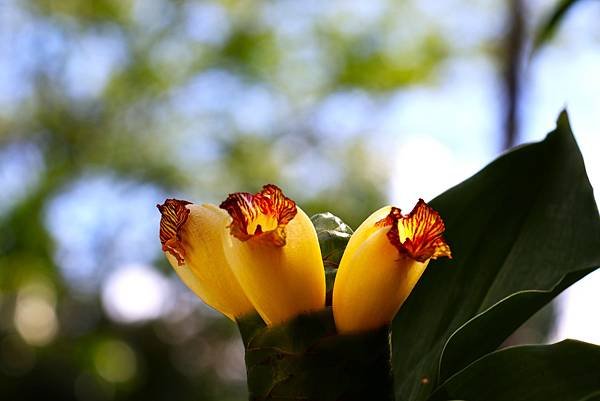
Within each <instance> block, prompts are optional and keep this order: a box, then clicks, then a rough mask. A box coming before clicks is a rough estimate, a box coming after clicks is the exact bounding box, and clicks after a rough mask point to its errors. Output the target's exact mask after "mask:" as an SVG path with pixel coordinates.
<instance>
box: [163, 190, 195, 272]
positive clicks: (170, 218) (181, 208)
mask: <svg viewBox="0 0 600 401" xmlns="http://www.w3.org/2000/svg"><path fill="white" fill-rule="evenodd" d="M190 204H191V202H188V201H184V200H178V199H167V200H166V201H165V203H163V204H162V205H156V207H157V208H158V210H159V211H160V213H161V215H162V216H161V218H160V243H161V244H162V250H163V252H169V253H170V254H171V255H173V256H174V257H175V258H176V259H177V264H179V266H181V265H183V264H184V258H185V249H184V248H183V244H182V243H181V236H180V230H181V228H182V227H183V225H184V224H185V222H186V221H187V218H188V216H189V214H190V210H189V209H188V208H187V207H186V205H190Z"/></svg>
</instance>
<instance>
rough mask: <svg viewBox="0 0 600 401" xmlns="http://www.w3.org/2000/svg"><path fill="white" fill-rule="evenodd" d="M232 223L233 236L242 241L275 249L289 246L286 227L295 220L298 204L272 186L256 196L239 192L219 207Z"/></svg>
mask: <svg viewBox="0 0 600 401" xmlns="http://www.w3.org/2000/svg"><path fill="white" fill-rule="evenodd" d="M219 207H220V208H221V209H224V210H226V211H227V212H228V213H229V215H230V216H231V218H232V219H233V220H232V222H231V224H230V225H229V229H230V233H231V235H233V236H234V237H236V238H237V239H239V240H240V241H248V240H249V239H256V240H260V241H264V242H267V243H270V244H273V245H275V246H284V245H285V243H286V233H285V226H286V225H287V224H288V223H289V222H290V221H291V220H292V219H293V218H294V217H295V216H296V213H297V209H296V203H295V202H294V201H293V200H291V199H289V198H288V197H286V196H285V195H284V194H283V192H282V191H281V189H280V188H279V187H277V186H276V185H273V184H267V185H265V186H263V188H262V190H261V191H260V192H258V193H256V194H254V195H253V194H251V193H248V192H236V193H233V194H230V195H229V196H228V197H227V199H225V201H223V202H222V203H221V205H219Z"/></svg>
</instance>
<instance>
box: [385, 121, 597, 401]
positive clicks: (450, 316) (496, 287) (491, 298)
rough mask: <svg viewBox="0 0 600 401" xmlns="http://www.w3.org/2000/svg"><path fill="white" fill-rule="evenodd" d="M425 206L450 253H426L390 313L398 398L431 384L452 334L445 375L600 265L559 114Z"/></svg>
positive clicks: (590, 212)
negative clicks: (544, 129) (537, 137)
mask: <svg viewBox="0 0 600 401" xmlns="http://www.w3.org/2000/svg"><path fill="white" fill-rule="evenodd" d="M431 205H432V206H433V207H434V208H435V209H436V210H438V211H439V212H440V214H441V215H442V216H443V217H444V219H445V222H446V229H447V231H446V237H447V239H448V242H449V243H450V246H451V248H452V251H453V256H454V259H452V260H439V261H432V262H431V263H430V265H429V267H428V268H427V270H426V272H425V274H424V275H423V278H422V279H421V280H420V281H419V283H418V284H417V286H416V288H415V290H414V291H413V293H412V294H411V296H410V297H409V299H408V300H407V302H406V303H405V304H404V306H403V307H402V309H401V310H400V312H399V313H398V315H397V316H396V318H395V319H394V322H393V326H392V328H393V331H392V352H393V364H394V377H395V386H396V397H397V399H398V400H424V399H426V398H427V396H428V395H429V394H430V393H431V392H432V391H433V389H435V386H436V385H437V384H438V382H439V380H438V369H439V364H440V358H441V355H442V350H443V348H444V345H445V344H446V342H447V341H448V339H449V338H450V337H451V336H452V339H451V341H450V342H449V343H448V345H447V346H446V349H447V359H446V356H444V359H443V362H442V364H441V365H442V369H443V371H442V374H443V375H444V377H447V376H448V375H450V374H453V373H455V372H456V371H458V370H460V369H461V368H463V367H464V366H466V365H467V364H469V363H471V362H472V361H473V360H474V359H476V358H479V357H481V356H482V355H484V354H486V353H488V352H490V351H491V350H493V349H495V348H496V347H498V346H499V345H500V344H501V343H502V341H504V340H505V339H506V337H507V336H508V335H509V334H510V333H511V332H512V331H513V330H514V329H516V328H517V327H518V326H519V325H520V324H522V323H523V322H524V321H525V320H526V319H527V318H528V317H530V316H531V315H532V314H533V313H535V311H537V310H538V309H539V308H540V307H541V306H543V305H544V304H545V303H546V302H548V301H549V300H550V299H551V298H552V297H553V296H555V295H556V294H558V293H559V292H560V291H561V290H562V289H564V288H565V287H567V286H568V285H570V284H571V283H573V282H574V281H576V280H577V279H580V278H581V277H583V276H584V275H585V274H586V273H588V272H589V271H591V270H593V268H594V267H597V266H599V265H600V217H599V216H598V209H597V207H596V203H595V201H594V197H593V193H592V188H591V186H590V184H589V181H588V179H587V176H586V173H585V168H584V165H583V160H582V158H581V154H580V152H579V149H578V148H577V144H576V143H575V140H574V138H573V135H572V133H571V129H570V127H569V122H568V118H567V114H566V113H563V114H561V116H560V118H559V120H558V127H557V129H556V130H555V131H554V132H552V133H551V134H549V135H548V137H547V138H546V139H545V140H544V141H542V142H540V143H536V144H532V145H526V146H522V147H520V148H518V149H516V150H514V151H512V152H509V153H507V154H505V155H503V156H501V157H500V158H498V159H497V160H496V161H494V162H493V163H491V164H490V165H489V166H487V167H486V168H484V169H483V170H482V171H480V172H479V173H477V174H476V175H475V176H473V177H471V178H470V179H468V180H466V181H465V182H463V183H461V184H459V185H457V186H456V187H454V188H452V189H450V190H449V191H447V192H445V193H444V194H442V195H440V196H439V197H437V198H436V199H434V200H433V201H432V202H431ZM515 294H516V295H515ZM486 311H487V312H488V313H490V314H489V315H487V314H486V313H484V312H486ZM467 322H468V323H467ZM455 332H456V333H455ZM453 333H454V334H453ZM463 335H464V336H465V337H464V338H463V337H462V336H463ZM467 344H468V349H467V350H465V346H466V345H467ZM445 355H446V354H445Z"/></svg>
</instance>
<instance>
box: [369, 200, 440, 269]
mask: <svg viewBox="0 0 600 401" xmlns="http://www.w3.org/2000/svg"><path fill="white" fill-rule="evenodd" d="M375 224H376V226H379V227H387V226H390V230H389V231H388V233H387V237H388V239H389V241H390V243H391V244H392V245H394V246H395V247H396V249H398V252H400V254H401V255H404V256H407V257H410V258H411V259H414V260H416V261H418V262H425V261H427V260H429V259H437V258H440V257H448V258H452V253H451V251H450V246H449V245H448V244H447V243H446V240H445V239H444V237H443V236H442V234H443V232H444V230H445V225H444V221H443V220H442V218H441V216H440V215H439V213H438V212H436V211H435V210H434V209H433V208H431V207H430V206H429V205H428V204H427V203H426V202H425V201H424V200H423V199H419V201H418V202H417V204H416V205H415V207H414V208H413V210H412V211H411V212H410V213H409V214H407V215H403V214H402V213H401V211H400V209H398V208H396V207H392V208H391V210H390V213H389V214H388V215H387V216H386V217H384V218H383V219H381V220H379V221H378V222H377V223H375Z"/></svg>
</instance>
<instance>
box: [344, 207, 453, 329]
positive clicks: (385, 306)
mask: <svg viewBox="0 0 600 401" xmlns="http://www.w3.org/2000/svg"><path fill="white" fill-rule="evenodd" d="M443 232H444V222H443V221H442V219H441V217H440V216H439V214H438V213H437V212H436V211H435V210H433V209H432V208H431V207H429V206H428V205H427V204H426V203H425V202H424V201H423V200H422V199H420V200H419V202H418V203H417V205H416V206H415V207H414V209H413V210H412V211H411V212H410V213H409V214H408V215H402V214H401V213H400V209H398V208H395V207H391V206H386V207H384V208H381V209H379V210H378V211H376V212H375V213H373V214H372V215H371V216H369V218H367V219H366V220H365V221H364V222H363V223H362V224H361V225H360V227H358V229H357V230H356V231H355V232H354V234H353V235H352V237H351V238H350V241H349V242H348V245H347V247H346V250H345V251H344V255H343V256H342V260H341V261H340V265H339V267H338V272H337V275H336V279H335V284H334V287H333V315H334V318H335V324H336V327H337V329H338V331H339V332H340V333H351V332H359V331H365V330H372V329H377V328H379V327H381V326H384V325H386V324H389V323H390V322H391V321H392V319H393V318H394V315H395V314H396V313H397V312H398V309H400V306H402V304H403V303H404V301H405V300H406V298H408V295H409V294H410V292H411V291H412V289H413V288H414V286H415V285H416V283H417V281H418V280H419V278H420V277H421V275H422V274H423V272H424V271H425V268H426V267H427V264H428V263H429V260H430V259H437V258H438V257H443V256H445V257H451V254H450V247H449V246H448V245H447V244H446V242H445V241H444V239H443V237H442V233H443Z"/></svg>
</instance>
